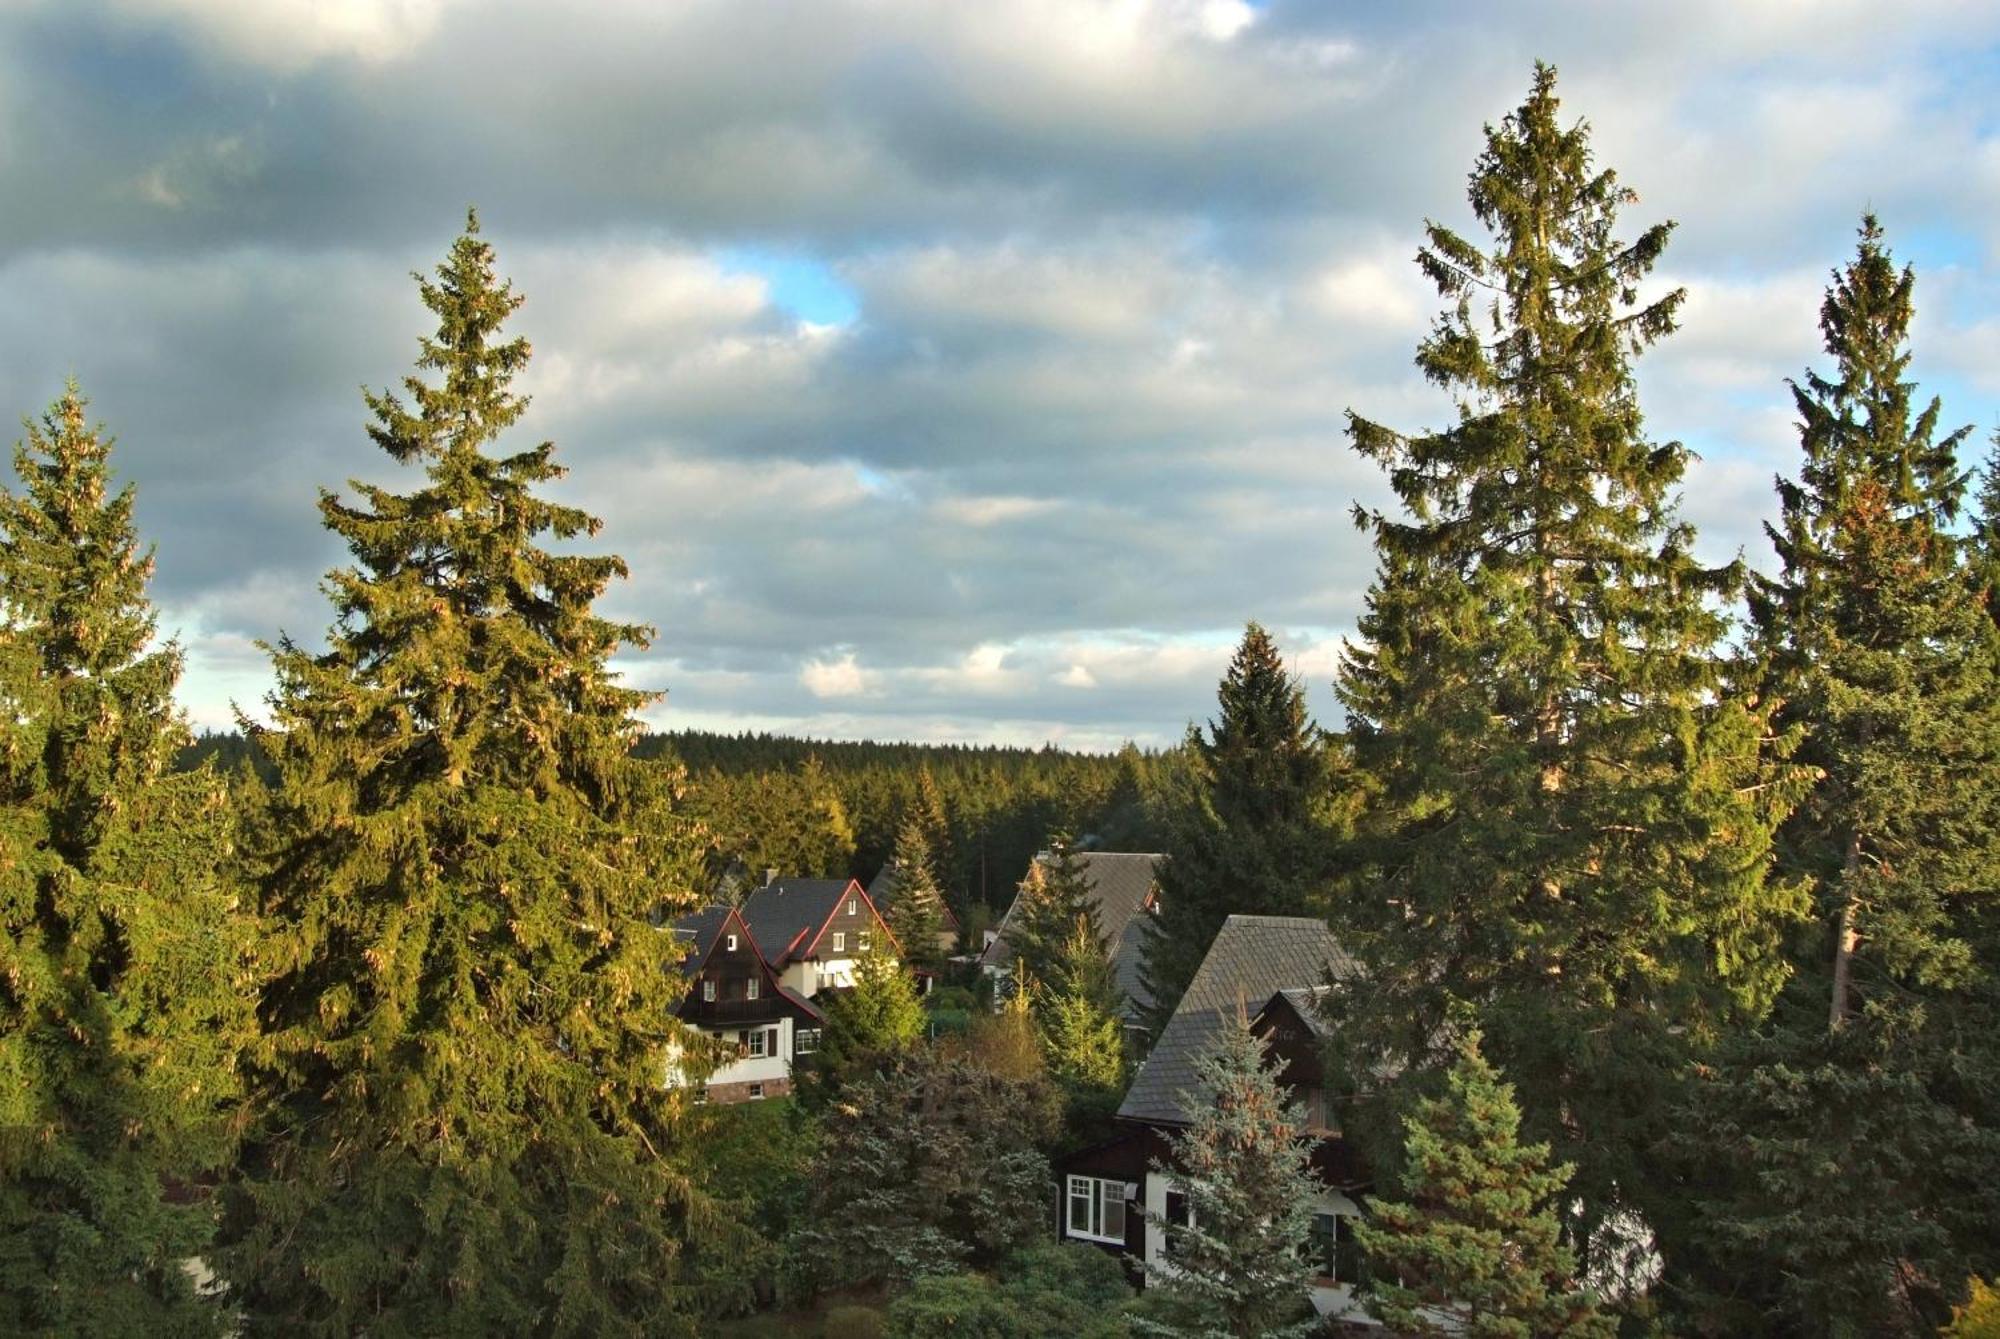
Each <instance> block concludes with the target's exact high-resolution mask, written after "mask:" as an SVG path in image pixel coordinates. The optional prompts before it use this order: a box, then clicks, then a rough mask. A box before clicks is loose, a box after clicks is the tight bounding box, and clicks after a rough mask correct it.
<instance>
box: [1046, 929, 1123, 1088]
mask: <svg viewBox="0 0 2000 1339" xmlns="http://www.w3.org/2000/svg"><path fill="white" fill-rule="evenodd" d="M1124 1003H1125V997H1124V995H1123V994H1122V993H1121V992H1120V991H1119V989H1118V981H1117V978H1116V976H1115V975H1114V974H1113V972H1112V968H1111V960H1110V959H1109V958H1107V957H1105V956H1104V945H1103V944H1101V943H1099V942H1098V941H1097V940H1096V939H1094V938H1093V937H1092V936H1091V932H1090V924H1089V922H1088V921H1086V920H1083V919H1082V918H1079V919H1078V920H1077V922H1076V925H1075V926H1074V927H1073V928H1072V929H1071V931H1070V936H1069V938H1068V939H1066V940H1064V941H1063V945H1062V954H1061V956H1060V957H1058V958H1057V959H1056V961H1055V962H1054V963H1053V964H1052V965H1051V968H1050V971H1049V975H1048V977H1047V978H1046V979H1045V980H1042V981H1040V982H1038V983H1037V988H1036V990H1035V999H1034V1000H1033V1002H1032V1010H1033V1013H1034V1016H1035V1020H1036V1030H1037V1032H1038V1033H1039V1035H1040V1037H1041V1041H1042V1053H1043V1055H1044V1056H1045V1057H1046V1058H1047V1061H1048V1070H1049V1075H1050V1077H1052V1078H1053V1079H1055V1081H1056V1082H1057V1083H1058V1084H1060V1085H1061V1086H1062V1088H1063V1090H1064V1092H1065V1093H1067V1094H1068V1095H1069V1096H1070V1099H1071V1104H1072V1106H1073V1107H1081V1108H1084V1109H1088V1110H1092V1111H1094V1110H1096V1109H1097V1108H1100V1107H1102V1106H1104V1105H1105V1104H1106V1102H1110V1103H1111V1104H1112V1105H1114V1106H1115V1103H1116V1099H1117V1098H1119V1097H1122V1096H1123V1095H1124V1085H1125V1027H1124V1024H1123V1022H1122V1020H1121V1018H1120V1012H1121V1010H1122V1009H1123V1007H1124Z"/></svg>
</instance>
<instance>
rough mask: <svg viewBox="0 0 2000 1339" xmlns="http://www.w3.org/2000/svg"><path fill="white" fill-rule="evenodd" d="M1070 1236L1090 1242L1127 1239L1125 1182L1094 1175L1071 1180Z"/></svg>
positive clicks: (1067, 1224) (1068, 1226)
mask: <svg viewBox="0 0 2000 1339" xmlns="http://www.w3.org/2000/svg"><path fill="white" fill-rule="evenodd" d="M1064 1224H1065V1226H1066V1228H1067V1235H1069V1236H1072V1237H1083V1238H1085V1239H1086V1240H1089V1241H1111V1242H1118V1243H1120V1244H1122V1243H1123V1242H1124V1240H1125V1183H1124V1182H1123V1181H1102V1180H1099V1179H1098V1178H1097V1177H1094V1176H1072V1177H1070V1178H1069V1209H1068V1214H1067V1216H1066V1217H1065V1219H1064Z"/></svg>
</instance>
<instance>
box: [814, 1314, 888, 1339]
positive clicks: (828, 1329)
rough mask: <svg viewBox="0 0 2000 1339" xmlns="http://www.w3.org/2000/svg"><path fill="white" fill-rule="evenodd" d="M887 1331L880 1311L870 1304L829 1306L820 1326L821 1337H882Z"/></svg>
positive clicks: (837, 1338) (834, 1338)
mask: <svg viewBox="0 0 2000 1339" xmlns="http://www.w3.org/2000/svg"><path fill="white" fill-rule="evenodd" d="M887 1333H888V1328H887V1323H886V1321H885V1320H884V1319H883V1316H882V1313H881V1312H879V1311H877V1310H876V1309H875V1308H874V1307H872V1306H836V1307H830V1308H828V1310H827V1313H826V1320H825V1321H824V1322H823V1323H822V1324H821V1326H820V1334H821V1335H822V1336H823V1339H883V1336H884V1335H885V1334H887Z"/></svg>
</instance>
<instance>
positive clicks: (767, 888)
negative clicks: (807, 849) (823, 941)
mask: <svg viewBox="0 0 2000 1339" xmlns="http://www.w3.org/2000/svg"><path fill="white" fill-rule="evenodd" d="M853 882H854V880H852V879H773V880H772V881H771V882H769V883H767V884H765V885H764V886H763V887H762V888H759V889H757V890H755V891H754V892H752V893H751V894H750V896H748V897H746V898H744V899H743V905H742V906H740V907H738V908H737V910H738V911H739V912H741V913H742V915H743V924H744V925H745V926H747V927H748V928H749V930H750V937H751V938H752V939H754V940H756V941H757V947H758V949H759V950H760V951H761V952H762V953H763V955H764V961H766V962H768V963H770V964H771V965H772V966H773V967H779V966H782V965H784V964H785V963H786V962H788V961H790V959H791V957H792V955H793V954H794V953H804V952H805V951H806V949H807V948H809V947H810V946H811V944H812V940H813V936H814V935H815V934H817V933H818V932H819V928H820V927H821V926H822V925H825V924H826V922H827V918H828V917H830V916H832V915H833V910H834V908H835V907H837V906H839V905H840V899H841V896H842V895H843V894H844V893H846V892H847V888H848V885H849V884H852V883H853ZM801 936H804V937H803V938H801Z"/></svg>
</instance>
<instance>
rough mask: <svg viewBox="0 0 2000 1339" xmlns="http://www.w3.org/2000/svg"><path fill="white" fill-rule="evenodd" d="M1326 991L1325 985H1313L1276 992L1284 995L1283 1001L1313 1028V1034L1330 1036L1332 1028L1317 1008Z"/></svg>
mask: <svg viewBox="0 0 2000 1339" xmlns="http://www.w3.org/2000/svg"><path fill="white" fill-rule="evenodd" d="M1326 993H1327V987H1325V986H1313V987H1311V988H1310V989H1293V990H1281V991H1279V992H1278V994H1280V995H1283V996H1284V997H1285V1003H1287V1004H1289V1005H1291V1006H1292V1012H1293V1013H1296V1014H1297V1015H1298V1016H1299V1017H1300V1019H1302V1020H1303V1021H1304V1022H1305V1025H1306V1026H1307V1027H1309V1028H1311V1029H1312V1030H1313V1034H1314V1035H1315V1036H1320V1037H1331V1036H1332V1035H1333V1028H1332V1027H1331V1026H1329V1025H1328V1023H1327V1021H1326V1015H1325V1014H1323V1013H1321V1012H1320V1008H1319V1002H1320V1001H1321V1000H1323V999H1325V998H1326ZM1266 1003H1267V1004H1268V1003H1269V1001H1266Z"/></svg>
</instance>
